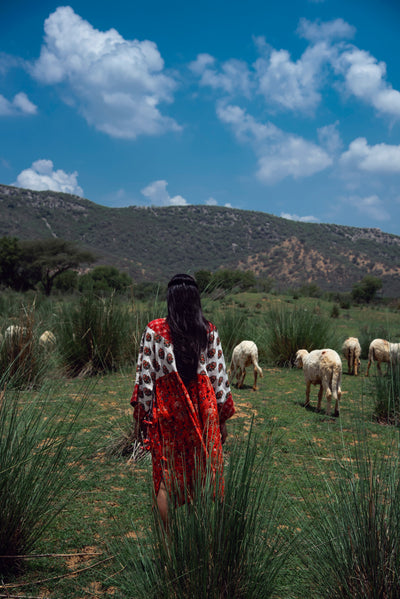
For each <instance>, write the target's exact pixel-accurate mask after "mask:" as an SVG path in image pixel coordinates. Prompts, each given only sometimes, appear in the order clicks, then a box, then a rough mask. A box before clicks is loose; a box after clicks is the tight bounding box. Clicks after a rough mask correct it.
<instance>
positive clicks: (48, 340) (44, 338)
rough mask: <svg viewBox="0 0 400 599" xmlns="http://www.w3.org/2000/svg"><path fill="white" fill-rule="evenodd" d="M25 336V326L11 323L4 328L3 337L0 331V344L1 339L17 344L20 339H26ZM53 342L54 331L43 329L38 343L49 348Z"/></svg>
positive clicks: (54, 338) (54, 340)
mask: <svg viewBox="0 0 400 599" xmlns="http://www.w3.org/2000/svg"><path fill="white" fill-rule="evenodd" d="M26 337H27V329H26V328H25V327H22V326H20V325H18V324H11V325H10V326H9V327H7V328H6V330H5V332H4V337H3V335H2V334H1V333H0V344H1V343H3V341H5V342H6V343H9V344H11V343H12V344H17V343H20V342H21V341H22V342H24V341H25V340H26ZM55 344H56V337H55V335H54V333H52V332H51V331H44V333H42V334H41V335H40V337H39V345H40V347H42V348H43V349H50V348H51V347H54V345H55Z"/></svg>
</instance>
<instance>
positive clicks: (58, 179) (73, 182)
mask: <svg viewBox="0 0 400 599" xmlns="http://www.w3.org/2000/svg"><path fill="white" fill-rule="evenodd" d="M12 185H14V186H15V187H24V188H25V189H33V190H36V191H42V190H46V189H49V190H51V191H62V192H64V193H71V194H74V195H78V196H83V190H82V188H81V187H79V185H78V173H77V172H76V171H75V172H73V173H69V174H68V173H66V172H65V171H63V170H61V169H59V170H56V171H55V170H54V168H53V162H52V161H51V160H36V162H34V163H33V164H32V166H31V167H30V168H27V169H25V170H23V171H22V172H21V173H20V174H19V175H18V177H17V180H16V182H15V183H12Z"/></svg>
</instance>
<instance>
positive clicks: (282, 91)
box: [254, 42, 331, 111]
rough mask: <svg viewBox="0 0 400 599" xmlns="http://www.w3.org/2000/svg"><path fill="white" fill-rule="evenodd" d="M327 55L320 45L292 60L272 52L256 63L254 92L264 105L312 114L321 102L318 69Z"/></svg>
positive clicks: (328, 52) (277, 52)
mask: <svg viewBox="0 0 400 599" xmlns="http://www.w3.org/2000/svg"><path fill="white" fill-rule="evenodd" d="M330 54H331V50H330V48H329V47H328V46H327V45H326V44H325V43H324V42H321V43H319V44H317V45H315V46H311V47H309V48H307V49H306V50H305V52H304V53H303V55H302V56H301V58H300V59H299V60H297V61H293V60H292V59H291V57H290V54H289V52H288V51H287V50H272V51H271V52H270V54H269V56H267V57H262V58H259V59H257V60H256V62H255V64H254V67H255V71H256V77H257V82H258V92H259V93H260V94H261V95H262V96H264V98H265V100H266V102H267V103H269V104H272V105H274V106H277V107H279V108H281V109H285V110H296V111H312V110H314V109H315V108H316V106H317V105H318V104H319V103H320V101H321V94H320V92H319V88H320V87H321V86H322V82H323V77H322V67H323V66H324V64H326V63H327V61H328V60H329V57H330Z"/></svg>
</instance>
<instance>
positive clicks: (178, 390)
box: [131, 318, 235, 500]
mask: <svg viewBox="0 0 400 599" xmlns="http://www.w3.org/2000/svg"><path fill="white" fill-rule="evenodd" d="M131 404H132V405H133V406H134V416H135V418H136V419H137V420H139V421H143V420H144V421H145V423H146V424H147V431H148V432H147V436H148V440H149V445H150V450H151V454H152V459H153V482H154V489H155V493H156V495H157V494H158V490H159V488H160V483H161V481H162V480H164V482H165V484H166V486H167V487H168V488H170V484H171V481H170V472H169V468H168V466H169V465H170V464H173V465H174V477H175V478H176V481H175V478H174V482H175V483H178V490H179V492H180V493H181V494H182V495H181V500H184V499H183V498H184V495H185V494H184V488H185V484H186V486H188V485H189V487H190V483H191V475H192V473H193V471H194V466H195V460H199V459H200V460H201V461H202V462H203V463H204V461H205V460H206V459H207V458H208V456H209V455H210V453H211V456H210V459H211V464H212V467H213V469H218V470H219V471H222V464H223V461H222V443H221V433H220V424H222V423H223V422H225V421H226V420H227V419H228V418H230V417H231V416H232V415H233V414H234V412H235V408H234V405H233V400H232V394H231V391H230V387H229V381H228V376H227V373H226V367H225V360H224V355H223V352H222V347H221V342H220V339H219V335H218V331H217V329H216V327H215V326H214V325H213V324H212V323H209V329H208V344H207V349H206V350H205V351H204V352H203V353H202V354H201V355H200V360H199V365H198V369H197V377H196V378H195V379H193V381H191V382H190V384H189V385H188V387H187V388H186V386H185V385H184V383H183V381H182V379H181V377H180V376H179V374H178V372H177V368H176V363H175V357H174V348H173V345H172V341H171V333H170V329H169V326H168V323H167V321H166V319H165V318H159V319H157V320H153V321H152V322H150V323H149V324H148V325H147V327H146V329H145V331H144V333H143V336H142V339H141V343H140V350H139V357H138V363H137V368H136V380H135V387H134V391H133V395H132V399H131Z"/></svg>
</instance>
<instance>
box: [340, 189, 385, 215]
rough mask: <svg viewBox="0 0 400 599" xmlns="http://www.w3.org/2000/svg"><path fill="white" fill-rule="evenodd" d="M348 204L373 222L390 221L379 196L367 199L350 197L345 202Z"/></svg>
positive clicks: (367, 197)
mask: <svg viewBox="0 0 400 599" xmlns="http://www.w3.org/2000/svg"><path fill="white" fill-rule="evenodd" d="M343 201H344V202H346V204H350V205H351V206H353V207H354V208H356V209H357V210H358V212H360V213H361V214H363V215H367V216H369V217H371V218H372V219H373V220H378V221H386V220H389V219H390V215H389V213H388V212H387V210H386V208H385V206H384V203H383V202H382V200H381V199H380V198H379V197H378V196H377V195H371V196H366V197H360V196H349V197H347V198H344V200H343Z"/></svg>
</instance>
